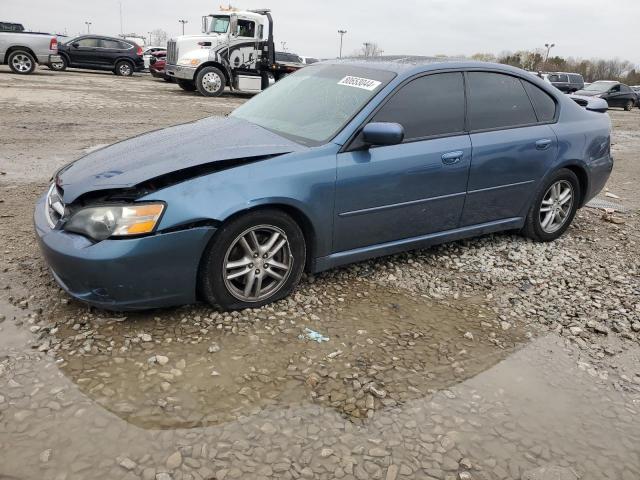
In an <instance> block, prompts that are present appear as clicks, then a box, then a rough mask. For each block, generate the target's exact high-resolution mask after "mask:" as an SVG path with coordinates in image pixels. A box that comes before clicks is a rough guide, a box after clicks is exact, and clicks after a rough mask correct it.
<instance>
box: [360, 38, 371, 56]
mask: <svg viewBox="0 0 640 480" xmlns="http://www.w3.org/2000/svg"><path fill="white" fill-rule="evenodd" d="M362 45H364V56H365V57H368V56H369V45H371V44H370V43H369V42H364V43H363V44H362Z"/></svg>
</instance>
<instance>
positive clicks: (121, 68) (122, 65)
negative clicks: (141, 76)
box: [114, 60, 133, 77]
mask: <svg viewBox="0 0 640 480" xmlns="http://www.w3.org/2000/svg"><path fill="white" fill-rule="evenodd" d="M114 72H115V74H116V75H118V76H119V77H130V76H131V75H133V65H131V64H130V63H129V62H127V61H126V60H120V61H119V62H118V63H116V68H115V70H114Z"/></svg>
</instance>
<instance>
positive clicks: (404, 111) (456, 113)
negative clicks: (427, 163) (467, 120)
mask: <svg viewBox="0 0 640 480" xmlns="http://www.w3.org/2000/svg"><path fill="white" fill-rule="evenodd" d="M372 121H373V122H396V123H399V124H401V125H402V126H403V127H404V131H405V139H407V140H410V139H413V138H422V137H430V136H433V135H446V134H450V133H451V134H453V133H460V132H463V131H464V81H463V77H462V73H437V74H434V75H426V76H424V77H420V78H416V79H415V80H412V81H411V82H409V83H408V84H406V85H405V86H403V87H402V88H401V89H400V90H399V91H398V92H397V93H395V94H394V95H393V97H391V98H390V99H389V101H388V102H387V103H385V104H384V106H383V107H382V108H381V109H380V111H378V113H376V115H375V117H374V118H373V120H372Z"/></svg>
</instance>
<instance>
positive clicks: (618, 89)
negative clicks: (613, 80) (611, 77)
mask: <svg viewBox="0 0 640 480" xmlns="http://www.w3.org/2000/svg"><path fill="white" fill-rule="evenodd" d="M609 91H611V92H619V91H620V84H619V83H618V84H617V85H614V86H613V87H611V89H610V90H609Z"/></svg>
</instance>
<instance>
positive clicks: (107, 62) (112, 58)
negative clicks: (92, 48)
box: [98, 38, 125, 67]
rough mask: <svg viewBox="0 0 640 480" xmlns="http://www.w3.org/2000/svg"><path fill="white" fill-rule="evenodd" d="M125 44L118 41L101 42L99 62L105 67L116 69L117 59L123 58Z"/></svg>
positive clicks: (105, 39)
mask: <svg viewBox="0 0 640 480" xmlns="http://www.w3.org/2000/svg"><path fill="white" fill-rule="evenodd" d="M124 45H125V44H124V43H123V42H120V41H118V40H111V39H108V38H103V39H101V40H100V53H99V57H98V61H99V62H100V65H102V66H104V67H114V66H115V64H116V59H117V58H119V57H121V56H122V55H123V53H124V52H125V50H124V49H123V48H122V47H123V46H124Z"/></svg>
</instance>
